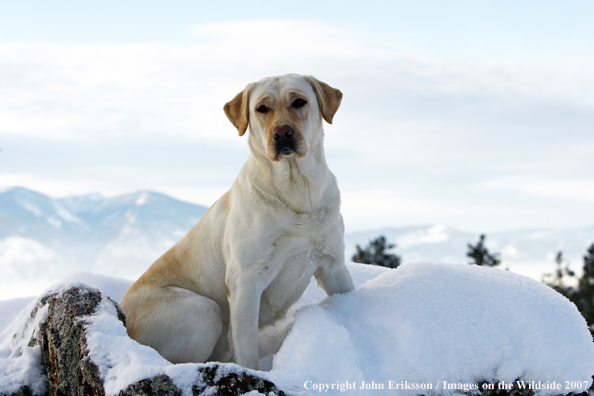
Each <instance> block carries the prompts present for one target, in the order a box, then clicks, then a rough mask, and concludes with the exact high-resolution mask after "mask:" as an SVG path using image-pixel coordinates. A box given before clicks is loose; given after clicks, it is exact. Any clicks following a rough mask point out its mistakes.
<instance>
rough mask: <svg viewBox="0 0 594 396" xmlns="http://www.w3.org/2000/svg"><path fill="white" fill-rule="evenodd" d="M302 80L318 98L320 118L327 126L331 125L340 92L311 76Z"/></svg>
mask: <svg viewBox="0 0 594 396" xmlns="http://www.w3.org/2000/svg"><path fill="white" fill-rule="evenodd" d="M303 78H305V81H307V82H308V83H309V84H310V85H311V86H312V88H313V90H314V92H315V93H316V96H317V97H318V102H320V110H321V111H322V117H324V119H325V120H326V122H327V123H328V124H332V118H334V114H336V111H338V107H339V106H340V101H341V100H342V92H340V91H339V90H338V89H336V88H332V87H331V86H330V85H328V84H326V83H325V82H322V81H320V80H318V79H317V78H315V77H313V76H303Z"/></svg>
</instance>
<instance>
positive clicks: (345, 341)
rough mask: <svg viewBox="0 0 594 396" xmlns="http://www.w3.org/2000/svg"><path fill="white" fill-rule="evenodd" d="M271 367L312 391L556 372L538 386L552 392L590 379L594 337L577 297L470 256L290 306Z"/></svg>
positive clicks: (438, 387) (412, 267) (438, 385)
mask: <svg viewBox="0 0 594 396" xmlns="http://www.w3.org/2000/svg"><path fill="white" fill-rule="evenodd" d="M270 374H271V378H272V380H273V381H276V383H277V384H278V385H281V386H282V385H283V384H286V385H287V386H290V385H289V382H292V383H295V382H298V383H299V384H301V389H305V390H310V391H312V392H313V393H317V392H318V391H319V390H321V389H320V386H319V385H318V384H327V385H329V387H330V389H329V390H330V392H332V389H331V387H332V385H334V386H335V390H334V392H340V390H338V389H336V388H339V387H341V386H343V387H344V386H348V385H345V383H350V384H351V385H352V384H353V383H355V389H357V390H359V388H360V386H361V383H362V381H365V383H366V384H367V385H369V386H374V385H377V386H378V388H380V389H377V388H375V389H374V390H373V394H374V395H378V396H379V395H382V394H384V393H383V392H385V394H393V392H394V389H398V388H397V386H398V385H404V386H407V385H417V386H419V389H424V390H422V391H419V389H403V390H399V392H401V393H399V394H403V395H404V394H409V395H416V394H420V393H424V394H448V393H449V392H448V390H449V389H450V388H446V389H444V381H445V382H446V386H448V385H447V384H464V383H466V384H474V385H476V384H477V383H480V382H481V381H485V380H486V381H492V382H501V381H505V382H506V383H511V382H513V381H515V380H516V379H522V380H526V381H537V382H538V381H540V385H541V387H544V386H546V385H547V384H548V385H551V383H552V381H556V383H557V384H559V383H560V384H561V385H562V388H561V391H559V390H557V389H555V390H547V389H541V390H540V391H539V392H540V393H541V394H560V393H569V392H570V391H571V390H568V389H567V388H566V384H567V385H568V386H572V382H574V385H575V386H576V387H577V386H581V389H582V391H583V390H584V389H587V387H586V382H587V384H588V386H590V384H591V377H592V374H594V344H593V343H592V337H591V335H590V332H589V330H588V328H587V325H586V322H585V320H584V319H583V317H582V316H581V315H580V313H579V312H578V310H577V309H576V307H575V305H573V304H572V303H571V302H569V301H568V300H567V299H566V298H565V297H563V296H561V295H560V294H559V293H557V292H555V291H554V290H552V289H551V288H550V287H548V286H546V285H544V284H542V283H539V282H537V281H535V280H532V279H530V278H528V277H525V276H522V275H518V274H514V273H511V272H507V271H503V270H499V269H492V268H485V267H479V266H473V265H472V266H471V265H448V264H408V265H403V266H400V267H399V268H398V269H396V270H390V271H386V272H384V273H382V274H380V275H379V276H377V277H375V278H373V279H371V280H369V281H367V282H366V283H364V284H363V285H362V286H361V287H359V288H358V289H357V290H356V291H354V292H352V293H348V294H343V295H338V296H334V297H332V298H327V299H326V300H324V301H322V302H321V303H320V304H318V305H310V306H306V307H304V308H303V309H301V310H300V311H299V312H297V314H296V315H295V323H294V325H293V328H292V330H291V332H290V333H289V335H288V336H287V338H286V339H285V341H284V343H283V346H282V348H281V349H280V351H279V352H278V353H277V354H276V355H275V357H274V360H273V369H272V371H271V373H270ZM372 381H373V383H372ZM390 381H392V382H390ZM566 381H568V382H566ZM578 381H582V382H581V383H580V384H579V385H577V384H575V383H576V382H578ZM382 386H383V389H384V391H383V392H382V390H381V387H382ZM536 386H537V385H535V387H536ZM322 387H323V385H322ZM412 387H414V386H412ZM390 388H392V389H390ZM431 389H432V390H431ZM347 390H349V392H350V393H352V392H353V391H351V390H350V389H348V388H347ZM536 390H538V389H536ZM578 390H579V389H578ZM359 392H363V394H365V393H364V391H362V390H359V391H358V392H356V393H359Z"/></svg>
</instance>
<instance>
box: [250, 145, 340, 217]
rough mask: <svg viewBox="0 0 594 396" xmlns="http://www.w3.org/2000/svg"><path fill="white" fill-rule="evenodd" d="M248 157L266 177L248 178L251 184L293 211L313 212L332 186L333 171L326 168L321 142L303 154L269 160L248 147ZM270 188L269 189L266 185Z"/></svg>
mask: <svg viewBox="0 0 594 396" xmlns="http://www.w3.org/2000/svg"><path fill="white" fill-rule="evenodd" d="M250 160H251V161H255V162H256V163H257V166H258V167H260V168H262V170H263V172H260V175H259V176H262V175H266V176H264V177H268V178H269V180H252V181H251V182H252V184H253V185H254V186H255V187H256V188H258V189H259V190H261V191H262V192H263V193H265V194H268V195H270V196H272V197H274V198H276V199H278V200H279V201H280V202H282V203H283V204H284V205H286V206H287V207H288V208H290V209H291V210H293V211H294V212H297V213H309V212H317V211H319V210H322V209H325V208H326V199H325V198H326V196H327V194H331V190H332V189H334V188H336V189H337V187H336V181H335V178H334V175H333V174H332V173H331V172H330V169H328V165H327V164H326V159H325V157H324V148H323V145H322V142H321V140H320V142H317V143H314V144H313V145H312V146H310V149H309V152H308V153H307V155H306V156H305V157H303V158H296V157H295V156H292V157H288V158H283V159H281V160H280V161H274V162H273V161H270V160H269V159H268V158H266V157H265V156H262V155H261V154H259V153H257V152H254V151H252V155H251V157H250ZM267 186H272V187H273V188H272V189H271V188H270V187H267Z"/></svg>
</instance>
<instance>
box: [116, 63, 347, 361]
mask: <svg viewBox="0 0 594 396" xmlns="http://www.w3.org/2000/svg"><path fill="white" fill-rule="evenodd" d="M341 99H342V93H341V92H340V91H339V90H337V89H334V88H332V87H330V86H329V85H327V84H325V83H323V82H321V81H318V80H317V79H315V78H314V77H311V76H300V75H294V74H291V75H284V76H278V77H270V78H266V79H263V80H261V81H259V82H257V83H251V84H249V85H248V86H247V87H246V88H245V89H244V91H243V92H241V93H239V94H238V95H237V96H236V97H235V98H234V99H233V100H231V101H230V102H228V103H227V104H226V105H225V113H226V114H227V116H228V118H229V119H230V121H231V122H232V123H233V125H234V126H235V127H236V128H237V129H238V131H239V134H240V135H243V134H244V133H245V131H246V129H247V128H248V126H249V129H250V133H249V146H250V150H251V156H250V157H249V158H248V160H247V162H246V163H245V165H244V166H243V168H242V169H241V171H240V173H239V176H238V177H237V179H236V180H235V183H234V184H233V186H232V187H231V189H230V190H229V191H228V192H227V193H226V194H224V195H223V196H222V197H221V198H220V199H219V200H218V201H217V202H216V203H215V204H214V205H213V206H212V207H211V208H210V209H209V210H208V211H207V212H206V213H205V214H204V216H203V217H202V218H201V219H200V221H199V222H198V223H197V224H196V225H195V226H194V227H193V228H192V229H191V230H190V231H189V232H188V234H187V235H186V236H185V237H184V238H183V239H182V240H181V241H179V242H178V243H177V244H175V246H173V247H172V248H171V249H170V250H169V251H167V252H166V253H165V254H164V255H163V256H161V257H160V258H159V259H158V260H157V261H156V262H155V263H154V264H153V265H152V266H151V267H150V268H149V269H148V270H147V271H146V273H144V274H143V275H142V276H141V277H140V278H139V279H138V281H136V283H134V284H133V285H132V286H131V287H130V289H128V291H127V292H126V294H125V295H124V297H123V298H122V301H121V306H122V308H123V309H124V311H125V313H126V317H127V319H126V320H127V327H128V333H129V334H130V336H131V337H132V338H134V339H136V340H137V341H138V342H140V343H142V344H145V345H149V346H151V347H153V348H155V349H156V350H157V351H158V352H159V353H160V354H161V355H162V356H163V357H165V358H166V359H168V360H169V361H171V362H205V361H207V360H216V361H229V360H230V359H231V357H232V356H234V359H235V361H236V362H237V363H238V364H240V365H242V366H245V367H249V368H253V369H257V368H258V359H259V352H258V329H259V328H262V327H264V326H267V325H269V324H272V323H274V322H275V321H276V320H278V319H280V318H282V317H283V315H284V314H285V313H286V311H287V309H288V308H289V307H290V306H291V305H292V304H293V303H295V302H296V301H297V300H298V299H299V298H300V296H301V295H302V294H303V291H304V290H305V288H306V287H307V285H308V283H309V281H310V279H311V276H312V275H315V277H316V279H317V281H318V284H319V285H320V286H321V287H322V289H323V290H324V291H325V292H326V293H327V294H328V295H332V294H334V293H344V292H348V291H351V290H353V288H354V286H353V281H352V279H351V276H350V274H349V272H348V270H347V268H346V266H345V263H344V240H343V237H344V227H343V222H342V216H341V214H340V211H339V206H340V195H339V191H338V186H337V184H336V179H335V177H334V175H333V174H332V173H331V172H330V170H329V169H328V166H327V164H326V160H325V157H324V149H323V144H322V143H323V131H322V119H325V120H326V121H327V122H329V123H331V122H332V118H333V116H334V113H335V112H336V110H337V109H338V107H339V105H340V101H341ZM304 102H305V103H304ZM262 106H264V107H262ZM279 126H289V127H290V128H291V129H289V130H291V132H289V133H287V131H288V129H286V127H285V129H278V127H279ZM283 133H285V137H286V139H287V140H292V143H291V144H292V146H290V147H289V148H288V149H283V147H279V144H277V143H276V141H277V140H279V134H283ZM275 134H276V136H275ZM291 135H292V136H291ZM281 140H282V139H281ZM281 146H282V145H281ZM260 352H261V354H262V356H261V357H263V356H264V355H265V354H267V353H268V352H270V351H260Z"/></svg>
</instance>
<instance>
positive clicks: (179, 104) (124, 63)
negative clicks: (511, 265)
mask: <svg viewBox="0 0 594 396" xmlns="http://www.w3.org/2000/svg"><path fill="white" fill-rule="evenodd" d="M188 34H189V35H190V36H192V37H194V38H195V42H194V43H193V44H184V45H181V44H170V43H139V44H125V45H124V44H119V45H115V44H114V45H98V44H97V45H95V44H93V45H91V44H88V45H58V44H51V43H33V42H10V41H0V86H2V87H3V89H2V90H0V147H2V148H3V152H0V166H1V167H2V168H0V169H2V175H0V178H2V179H1V180H0V188H1V187H6V186H7V185H23V186H25V187H29V188H32V189H36V190H41V191H43V192H48V193H50V194H52V195H67V194H75V193H85V192H91V191H97V190H99V191H101V192H103V193H104V194H108V195H111V194H116V193H122V192H126V191H122V190H128V191H129V190H131V189H139V188H140V189H154V190H161V191H163V192H166V193H170V194H174V195H175V196H179V197H182V198H184V199H190V200H191V201H193V202H201V203H203V204H209V203H210V202H212V200H213V199H215V198H213V197H217V196H218V195H219V194H220V193H221V192H224V191H225V189H227V188H228V187H229V186H230V183H231V182H232V180H233V177H234V175H236V174H237V172H238V171H239V167H240V165H237V169H235V163H233V169H231V168H230V167H229V166H227V167H226V168H225V169H224V170H220V171H219V170H217V172H213V171H212V169H213V167H215V168H216V167H222V166H221V163H223V164H225V162H229V157H230V156H229V152H232V153H233V154H232V155H234V156H236V158H239V157H241V154H239V156H237V154H236V153H238V152H240V151H239V148H241V149H245V146H246V142H245V139H238V138H237V136H236V133H235V131H234V130H233V127H232V125H231V124H230V123H229V121H228V120H227V118H226V117H225V115H224V113H223V111H222V107H223V105H224V103H225V102H226V101H228V100H230V99H231V98H232V97H233V96H234V95H235V94H236V93H238V92H239V91H240V90H241V89H243V87H244V86H245V85H246V84H247V83H248V82H250V81H255V80H258V79H260V78H262V77H265V76H267V75H275V74H283V73H288V72H297V73H303V74H313V75H316V76H317V77H319V78H320V79H322V80H324V81H326V82H328V83H329V84H331V85H333V86H335V87H337V88H339V89H341V90H342V91H343V93H344V99H343V103H342V105H341V109H340V110H339V112H338V114H337V115H336V117H335V123H334V125H332V126H326V130H327V134H326V149H327V153H328V155H329V156H331V157H332V161H331V162H332V164H336V166H338V168H337V169H334V168H333V170H335V173H337V175H338V174H340V177H339V182H340V183H341V186H348V189H350V190H351V191H353V190H355V189H356V188H357V186H359V187H361V188H365V189H367V188H371V189H375V190H377V189H384V190H385V191H386V193H385V196H384V195H382V194H379V195H378V196H373V195H374V193H365V194H367V195H369V196H368V197H366V198H364V199H363V198H360V197H357V196H353V195H352V194H351V193H348V192H347V194H345V199H344V201H345V205H344V206H345V210H346V211H347V212H348V216H345V217H347V218H348V222H349V224H352V225H356V226H357V227H351V229H354V228H366V227H367V228H368V227H371V226H372V224H373V226H375V225H390V224H395V223H396V222H398V224H404V223H420V222H428V223H434V222H443V223H449V224H451V225H453V223H452V222H450V221H449V220H448V219H450V218H453V217H454V215H455V216H459V217H460V216H462V217H465V218H466V217H468V216H472V211H471V212H468V211H465V210H464V209H467V208H468V206H469V205H468V204H467V202H469V201H470V198H469V199H468V200H467V202H466V203H459V204H456V203H455V198H452V197H455V196H456V194H458V193H459V191H469V190H471V189H472V187H473V186H476V185H482V186H483V187H488V188H484V189H482V190H481V191H479V192H476V191H474V193H475V194H476V195H475V196H473V197H472V199H475V200H476V201H475V202H476V203H475V204H473V205H474V207H475V208H476V212H477V213H478V211H479V210H483V209H485V207H486V208H487V209H488V210H489V211H490V213H492V215H490V217H489V218H490V220H488V221H493V222H497V223H498V224H501V223H504V222H505V221H508V222H513V221H514V216H517V215H518V214H521V213H522V212H523V209H525V206H524V207H521V206H518V205H516V204H515V203H513V202H510V201H507V200H506V201H505V204H502V203H497V202H494V201H493V200H492V199H491V200H489V199H485V198H488V196H489V194H490V193H491V192H492V191H493V190H497V191H499V192H508V191H524V192H527V193H529V194H531V195H532V196H534V197H539V196H545V195H546V196H553V195H555V194H556V196H557V197H558V198H560V199H563V200H566V202H574V201H575V200H576V199H578V200H579V199H581V200H582V201H581V202H586V203H592V198H591V197H592V193H591V189H592V186H591V182H589V181H588V182H570V180H576V179H578V178H579V179H580V180H582V179H583V180H590V179H591V174H590V175H589V174H587V169H594V157H592V149H591V147H594V146H593V144H594V140H593V139H594V138H593V137H592V134H591V132H592V125H594V103H593V102H592V97H591V92H593V91H594V65H592V64H588V63H587V62H583V63H581V64H577V63H573V64H563V63H562V62H560V63H557V64H556V65H549V64H545V63H542V62H534V63H528V62H523V63H519V62H513V63H512V62H506V63H494V62H491V63H479V62H474V63H472V62H460V61H455V60H451V59H444V58H441V59H439V58H434V57H426V56H423V55H422V54H413V53H404V52H402V51H398V50H396V49H394V48H390V47H389V45H387V44H386V40H381V39H378V40H375V41H374V39H373V38H370V37H369V35H368V34H367V32H362V31H358V30H355V29H352V28H349V27H345V26H341V25H335V24H330V23H325V22H311V21H284V20H266V21H245V22H225V23H216V24H207V25H200V26H196V27H194V28H192V29H190V30H189V32H188ZM362 37H363V38H362ZM377 42H382V43H383V45H384V46H383V47H380V46H378V45H376V43H377ZM559 65H560V66H559ZM3 135H4V136H7V135H10V137H11V139H12V140H11V141H15V140H18V139H19V138H20V139H30V138H37V139H40V140H41V139H43V140H44V141H45V140H46V139H49V140H52V139H53V140H55V141H62V142H84V144H82V143H81V144H73V145H72V147H75V149H76V150H78V151H76V152H74V151H73V152H72V153H68V152H66V151H60V153H59V155H61V156H62V157H65V156H68V157H69V156H72V158H73V159H72V161H71V162H70V163H68V161H62V160H61V159H60V158H58V159H56V158H55V156H56V155H58V154H54V153H52V152H50V151H49V150H48V151H47V152H45V151H43V150H37V151H36V152H35V153H31V152H29V151H28V150H25V149H21V151H20V152H18V153H16V152H11V154H10V155H11V157H9V156H8V154H9V149H12V147H8V146H6V145H7V144H10V143H6V140H4V139H2V136H3ZM23 141H24V140H23ZM180 141H181V142H183V143H179V142H180ZM94 142H101V147H100V149H101V150H103V151H102V152H99V151H94V150H93V147H92V146H93V144H94ZM140 142H142V143H143V144H141V143H140ZM145 142H166V143H165V144H163V145H162V146H159V144H153V145H152V146H151V145H147V144H144V143H145ZM173 142H178V143H177V146H176V144H173ZM110 143H113V145H117V144H123V143H125V145H129V146H130V147H129V150H130V152H131V153H133V155H132V154H126V153H124V151H125V150H123V149H122V148H121V147H120V148H119V149H118V150H110V147H109V144H110ZM180 145H184V146H186V147H192V149H195V153H196V154H195V155H196V164H198V163H199V164H200V165H199V166H200V169H198V165H195V166H190V163H189V162H188V161H190V156H189V154H188V153H187V152H186V153H184V155H185V157H184V161H181V160H180V161H176V158H172V157H174V156H172V155H169V156H163V155H162V152H163V151H166V150H178V148H176V147H179V146H180ZM22 146H23V147H24V145H22ZM5 149H6V150H5ZM83 149H84V151H81V150H83ZM126 149H127V147H126ZM106 150H107V153H106ZM142 150H146V152H141V151H142ZM159 150H160V151H159ZM205 151H208V152H209V155H208V161H206V160H204V161H200V156H204V155H205V154H204V153H205ZM52 156H54V157H52ZM116 156H117V158H116ZM17 157H19V158H21V160H18V161H17V160H16V159H15V158H17ZM12 159H15V160H12ZM221 159H222V160H221ZM219 161H220V162H219ZM240 162H241V161H240ZM23 164H24V165H23ZM543 164H544V165H543ZM25 165H26V166H25ZM207 165H209V167H207ZM333 166H334V165H333ZM19 167H24V168H26V169H21V168H19ZM98 167H103V168H102V169H98ZM551 168H554V170H555V175H556V176H555V177H556V178H557V179H558V180H565V181H564V182H561V184H556V185H551V183H550V182H545V181H546V180H548V176H547V173H548V172H550V170H551ZM48 169H49V170H48ZM527 171H530V172H532V173H533V174H534V176H533V179H530V180H523V179H521V178H520V179H518V180H516V179H513V178H512V179H510V180H507V179H506V177H507V175H509V174H512V175H513V174H515V173H519V172H523V173H524V172H527ZM49 172H51V174H49ZM212 173H215V174H214V175H211V179H208V178H207V176H208V174H212ZM578 174H579V177H578V176H576V175H578ZM196 175H198V176H196ZM219 175H220V177H219ZM369 175H372V176H369ZM486 175H488V176H486ZM215 176H216V177H215ZM487 177H488V178H489V179H490V180H491V181H489V180H486V178H487ZM514 177H515V176H514ZM207 179H208V180H207ZM450 180H451V181H452V182H449V181H450ZM534 180H537V181H534ZM541 180H545V181H541ZM370 181H373V183H371V182H370ZM584 183H585V184H584ZM380 184H383V185H380ZM432 184H433V185H432ZM403 186H406V188H407V194H406V198H404V196H403V195H402V194H400V192H399V191H400V190H398V189H397V187H403ZM437 186H439V187H437ZM584 188H585V190H584ZM458 190H459V191H458ZM201 191H202V192H201ZM559 191H563V192H559ZM584 192H585V193H584ZM481 193H483V194H484V195H483V196H481V195H480V194H481ZM580 196H581V197H582V198H580ZM192 197H195V198H194V199H192ZM382 197H383V198H382ZM444 197H449V198H448V199H446V198H444ZM584 197H586V198H584ZM587 197H589V198H587ZM584 200H585V201H584ZM207 201H208V202H207ZM486 201H488V203H485V202H486ZM369 202H372V203H373V204H369ZM391 202H395V203H396V204H393V205H391V204H390V203H391ZM473 205H470V206H473ZM380 208H381V210H380ZM581 209H583V207H581ZM384 210H385V211H387V212H383V211H384ZM548 210H549V212H553V211H554V210H555V207H550V208H549V209H548ZM568 211H569V209H566V210H565V211H564V213H568ZM498 217H499V219H498ZM574 217H575V218H578V215H577V214H576V215H575V216H574ZM522 218H523V219H525V220H526V221H529V219H528V216H526V217H522ZM472 221H474V222H477V221H478V220H477V219H469V220H468V221H467V223H468V224H470V223H471V222H472ZM481 221H484V222H486V221H487V220H481ZM366 224H367V225H366ZM498 227H499V228H500V227H501V226H498ZM468 228H481V227H468Z"/></svg>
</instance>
